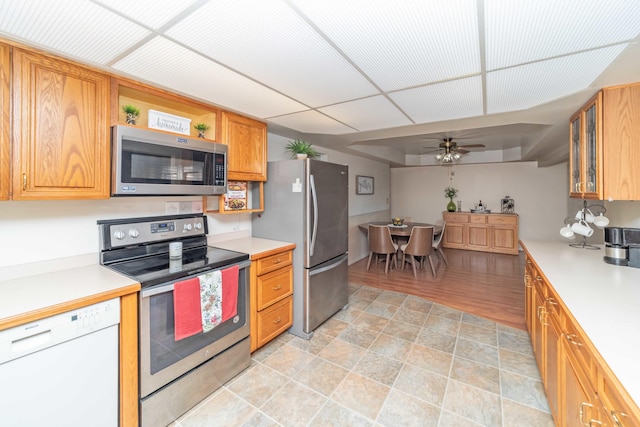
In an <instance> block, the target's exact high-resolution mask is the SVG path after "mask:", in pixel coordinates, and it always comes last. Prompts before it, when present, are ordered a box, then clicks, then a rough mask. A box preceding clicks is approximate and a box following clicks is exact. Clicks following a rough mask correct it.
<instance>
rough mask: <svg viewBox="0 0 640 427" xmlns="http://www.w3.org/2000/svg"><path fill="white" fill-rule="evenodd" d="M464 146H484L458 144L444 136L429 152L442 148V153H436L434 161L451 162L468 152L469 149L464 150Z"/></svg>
mask: <svg viewBox="0 0 640 427" xmlns="http://www.w3.org/2000/svg"><path fill="white" fill-rule="evenodd" d="M466 148H484V144H469V145H458V143H457V142H455V141H454V140H453V139H452V138H444V139H443V140H442V142H441V143H440V144H439V145H438V148H435V149H434V150H431V151H429V153H432V152H436V151H442V150H444V153H442V152H440V153H438V154H436V156H435V159H436V161H438V162H441V163H453V162H454V161H458V160H460V158H461V157H462V156H461V155H462V154H467V153H469V150H466Z"/></svg>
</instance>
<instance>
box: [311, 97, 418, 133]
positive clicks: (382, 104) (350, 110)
mask: <svg viewBox="0 0 640 427" xmlns="http://www.w3.org/2000/svg"><path fill="white" fill-rule="evenodd" d="M319 110H320V111H321V112H323V113H325V114H326V115H328V116H330V117H333V118H335V119H337V120H339V121H341V122H342V123H346V124H347V125H349V126H351V127H352V128H354V129H357V130H360V131H363V130H373V129H380V128H390V127H396V126H404V125H410V124H412V123H411V121H410V120H409V119H408V118H407V116H405V115H404V114H402V112H401V111H400V110H398V109H397V108H396V107H395V106H394V105H393V104H392V103H391V102H389V100H388V99H386V98H385V97H384V96H382V95H379V96H373V97H371V98H365V99H358V100H356V101H351V102H345V103H342V104H336V105H331V106H329V107H324V108H320V109H319Z"/></svg>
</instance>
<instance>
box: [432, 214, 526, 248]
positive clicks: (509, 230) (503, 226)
mask: <svg viewBox="0 0 640 427" xmlns="http://www.w3.org/2000/svg"><path fill="white" fill-rule="evenodd" d="M442 219H443V220H444V221H446V223H447V226H446V228H445V234H444V239H443V245H444V247H445V248H452V249H468V250H472V251H482V252H496V253H503V254H511V255H517V254H518V215H516V214H476V213H468V212H443V213H442Z"/></svg>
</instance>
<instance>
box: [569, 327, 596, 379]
mask: <svg viewBox="0 0 640 427" xmlns="http://www.w3.org/2000/svg"><path fill="white" fill-rule="evenodd" d="M565 331H566V332H565V334H564V340H565V342H566V343H567V349H568V351H571V352H572V353H573V354H574V355H575V358H576V359H577V360H578V362H579V363H580V366H581V367H582V369H583V370H584V372H585V373H586V374H587V377H588V378H589V380H590V381H591V382H592V385H593V386H595V381H594V377H595V370H594V369H593V358H592V356H591V350H590V345H591V344H590V343H588V342H587V340H586V339H585V338H584V336H583V335H582V334H581V333H580V332H579V331H578V329H577V328H576V327H575V326H574V325H573V323H572V322H571V320H569V319H567V324H566V327H565Z"/></svg>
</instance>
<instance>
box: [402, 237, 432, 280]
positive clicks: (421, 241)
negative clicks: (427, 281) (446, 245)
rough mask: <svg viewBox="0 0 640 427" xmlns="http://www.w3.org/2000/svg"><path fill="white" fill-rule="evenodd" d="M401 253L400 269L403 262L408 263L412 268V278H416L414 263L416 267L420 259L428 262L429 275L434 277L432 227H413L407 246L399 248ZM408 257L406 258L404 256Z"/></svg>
mask: <svg viewBox="0 0 640 427" xmlns="http://www.w3.org/2000/svg"><path fill="white" fill-rule="evenodd" d="M400 251H402V269H403V270H404V264H405V262H407V261H409V262H410V263H411V267H413V277H416V262H418V266H420V264H421V263H422V261H421V260H422V257H424V258H425V259H428V260H429V264H430V265H431V273H433V277H434V278H435V277H436V269H435V267H434V266H433V259H432V258H431V253H432V252H433V227H422V226H414V227H413V229H412V230H411V235H409V241H408V242H407V244H405V245H402V246H400ZM407 255H409V257H408V258H407V257H406V256H407Z"/></svg>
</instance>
